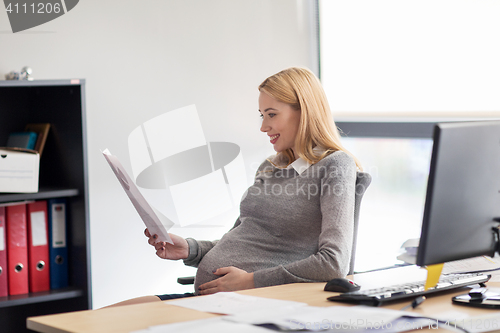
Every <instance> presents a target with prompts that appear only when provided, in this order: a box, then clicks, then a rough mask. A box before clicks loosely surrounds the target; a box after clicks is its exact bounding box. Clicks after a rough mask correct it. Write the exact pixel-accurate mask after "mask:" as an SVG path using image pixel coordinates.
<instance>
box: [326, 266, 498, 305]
mask: <svg viewBox="0 0 500 333" xmlns="http://www.w3.org/2000/svg"><path fill="white" fill-rule="evenodd" d="M490 277H491V275H484V274H482V273H469V274H448V275H444V276H441V278H440V279H439V282H438V284H437V285H436V286H435V287H433V288H429V289H428V290H424V286H425V281H418V282H412V283H405V284H398V285H392V286H386V287H383V288H376V289H366V290H363V289H361V290H358V291H352V292H348V293H343V294H340V295H337V296H332V297H328V300H329V301H333V302H344V303H351V304H363V305H374V306H379V305H382V304H384V303H388V302H392V301H398V300H404V299H413V298H416V297H418V296H421V295H429V294H433V293H438V292H441V291H445V290H451V289H456V288H461V287H466V286H469V285H473V284H477V283H484V282H486V281H488V280H489V279H490Z"/></svg>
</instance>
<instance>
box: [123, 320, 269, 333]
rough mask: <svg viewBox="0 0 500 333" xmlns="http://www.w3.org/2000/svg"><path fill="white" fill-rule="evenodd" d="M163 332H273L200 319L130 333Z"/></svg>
mask: <svg viewBox="0 0 500 333" xmlns="http://www.w3.org/2000/svg"><path fill="white" fill-rule="evenodd" d="M165 332H182V333H199V332H217V333H234V332H238V333H272V332H273V331H270V330H268V329H266V328H263V327H259V326H253V325H247V324H240V323H235V322H229V321H226V320H222V318H221V317H217V318H209V319H200V320H193V321H184V322H181V323H173V324H166V325H158V326H151V327H148V328H147V329H145V330H140V331H134V332H131V333H165Z"/></svg>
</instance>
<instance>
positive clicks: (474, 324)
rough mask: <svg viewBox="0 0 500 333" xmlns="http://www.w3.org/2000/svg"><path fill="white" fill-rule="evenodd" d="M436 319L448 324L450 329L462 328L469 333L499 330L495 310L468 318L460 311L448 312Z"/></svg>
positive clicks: (498, 316) (499, 324)
mask: <svg viewBox="0 0 500 333" xmlns="http://www.w3.org/2000/svg"><path fill="white" fill-rule="evenodd" d="M436 317H438V318H439V319H441V320H442V321H444V322H449V326H451V327H454V326H457V327H463V328H465V329H466V330H467V331H468V332H470V333H482V332H493V331H495V332H498V331H499V329H500V313H499V312H498V311H495V310H492V312H491V313H486V314H484V315H480V316H470V315H469V314H467V313H464V312H461V311H448V312H443V313H440V314H439V315H438V316H436Z"/></svg>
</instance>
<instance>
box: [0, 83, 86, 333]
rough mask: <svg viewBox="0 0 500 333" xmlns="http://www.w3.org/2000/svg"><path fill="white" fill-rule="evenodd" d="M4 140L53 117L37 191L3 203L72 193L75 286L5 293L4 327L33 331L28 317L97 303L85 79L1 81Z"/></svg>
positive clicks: (0, 303)
mask: <svg viewBox="0 0 500 333" xmlns="http://www.w3.org/2000/svg"><path fill="white" fill-rule="evenodd" d="M0 119H2V121H0V146H4V145H5V143H6V142H7V138H8V135H9V134H10V133H11V132H18V131H23V130H24V127H25V126H26V124H28V123H50V124H51V127H50V130H49V134H48V137H47V141H46V143H45V148H44V151H43V154H42V156H41V157H40V172H39V191H38V192H37V193H0V204H1V205H6V204H8V203H10V202H19V201H31V200H46V199H51V198H61V197H65V198H66V199H67V210H68V220H67V244H68V265H69V267H68V268H69V287H68V288H65V289H59V290H50V291H47V292H39V293H29V294H25V295H14V296H8V297H2V298H0V323H1V325H0V331H2V332H4V331H5V332H31V331H30V330H28V329H27V328H26V318H27V317H32V316H39V315H46V314H54V313H61V312H68V311H78V310H86V309H90V307H91V284H90V282H91V279H90V245H89V244H90V242H89V235H90V233H89V221H88V216H89V214H88V181H87V179H88V171H87V156H86V151H87V149H86V145H87V144H86V125H85V120H86V116H85V80H81V79H78V80H43V81H0Z"/></svg>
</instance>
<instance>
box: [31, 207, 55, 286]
mask: <svg viewBox="0 0 500 333" xmlns="http://www.w3.org/2000/svg"><path fill="white" fill-rule="evenodd" d="M27 206H28V258H29V272H28V275H29V289H30V292H33V293H34V292H38V291H45V290H49V289H50V271H49V238H48V236H49V229H48V224H47V221H48V217H47V201H45V200H42V201H35V202H30V203H28V205H27Z"/></svg>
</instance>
